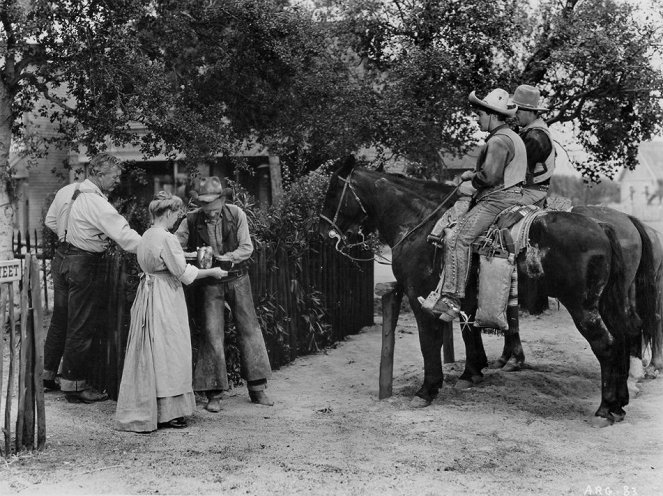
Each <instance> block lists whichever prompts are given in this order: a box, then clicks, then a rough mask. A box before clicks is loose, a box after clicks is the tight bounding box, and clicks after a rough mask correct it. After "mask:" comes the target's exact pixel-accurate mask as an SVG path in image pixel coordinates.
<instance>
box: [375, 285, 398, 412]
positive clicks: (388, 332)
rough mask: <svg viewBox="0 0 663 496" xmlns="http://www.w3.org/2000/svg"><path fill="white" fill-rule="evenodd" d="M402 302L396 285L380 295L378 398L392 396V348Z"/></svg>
mask: <svg viewBox="0 0 663 496" xmlns="http://www.w3.org/2000/svg"><path fill="white" fill-rule="evenodd" d="M402 300H403V291H402V290H401V289H400V288H399V287H398V286H397V284H396V283H391V285H390V286H389V288H388V291H387V292H386V293H385V294H383V295H382V353H381V355H380V380H379V384H380V387H379V392H378V398H379V399H381V400H382V399H384V398H389V397H390V396H391V395H392V384H393V376H394V346H395V343H396V323H397V322H398V315H399V313H400V309H401V301H402Z"/></svg>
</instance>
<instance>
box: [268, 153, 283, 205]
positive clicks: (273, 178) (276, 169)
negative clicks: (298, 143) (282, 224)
mask: <svg viewBox="0 0 663 496" xmlns="http://www.w3.org/2000/svg"><path fill="white" fill-rule="evenodd" d="M269 179H270V183H271V187H272V204H273V205H277V204H278V203H279V202H280V201H281V199H282V198H283V179H282V178H281V162H280V160H279V157H277V156H270V157H269Z"/></svg>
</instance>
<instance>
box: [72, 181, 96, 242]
mask: <svg viewBox="0 0 663 496" xmlns="http://www.w3.org/2000/svg"><path fill="white" fill-rule="evenodd" d="M82 193H95V194H99V193H98V192H97V191H95V190H93V189H81V183H76V189H75V190H74V194H73V195H71V201H70V202H69V205H67V213H66V218H65V221H64V222H65V224H64V225H65V227H64V242H65V243H66V242H67V231H69V214H71V207H73V206H74V202H75V201H76V198H78V197H79V196H80V195H81V194H82Z"/></svg>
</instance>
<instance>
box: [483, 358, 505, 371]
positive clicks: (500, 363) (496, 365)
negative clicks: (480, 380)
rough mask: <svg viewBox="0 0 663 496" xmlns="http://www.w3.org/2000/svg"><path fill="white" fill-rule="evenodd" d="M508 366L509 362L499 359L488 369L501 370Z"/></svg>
mask: <svg viewBox="0 0 663 496" xmlns="http://www.w3.org/2000/svg"><path fill="white" fill-rule="evenodd" d="M506 364H507V361H506V360H505V359H504V358H498V359H497V360H495V361H494V362H492V363H491V364H490V365H489V366H488V368H490V369H501V368H502V367H504V366H505V365H506Z"/></svg>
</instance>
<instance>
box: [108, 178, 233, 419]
mask: <svg viewBox="0 0 663 496" xmlns="http://www.w3.org/2000/svg"><path fill="white" fill-rule="evenodd" d="M149 210H150V214H151V216H152V220H153V223H152V227H150V228H149V229H148V230H147V231H145V234H143V238H142V240H141V242H140V244H139V246H138V250H137V257H138V264H139V265H140V268H141V269H142V270H143V275H142V279H141V282H140V284H139V286H138V291H137V293H136V299H135V300H134V304H133V306H132V307H131V326H130V328H129V339H128V342H127V351H126V355H125V359H124V371H123V373H122V382H121V383H120V393H119V396H118V400H117V411H116V428H117V429H119V430H123V431H134V432H151V431H154V430H156V429H157V427H174V428H183V427H186V426H187V423H186V420H185V417H186V416H189V415H191V414H192V413H193V410H194V408H195V398H194V394H193V389H192V376H191V374H192V366H191V335H190V332H189V318H188V315H187V308H186V302H185V300H184V291H183V289H182V284H191V283H192V282H193V281H194V280H195V279H200V278H203V277H215V278H217V279H221V278H223V277H225V276H227V272H226V271H224V270H221V269H220V268H218V267H215V268H211V269H198V268H196V267H194V266H193V265H189V264H187V263H186V260H185V258H184V252H183V251H182V248H181V247H180V244H179V242H178V241H177V238H176V237H175V236H174V235H173V234H171V233H170V232H169V229H172V227H173V226H174V224H175V222H176V221H177V220H178V218H179V215H180V213H181V211H182V200H181V199H180V198H178V197H177V196H173V195H171V194H169V193H166V192H164V191H161V192H159V193H158V194H157V195H156V196H155V199H154V200H153V201H152V202H151V203H150V206H149Z"/></svg>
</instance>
